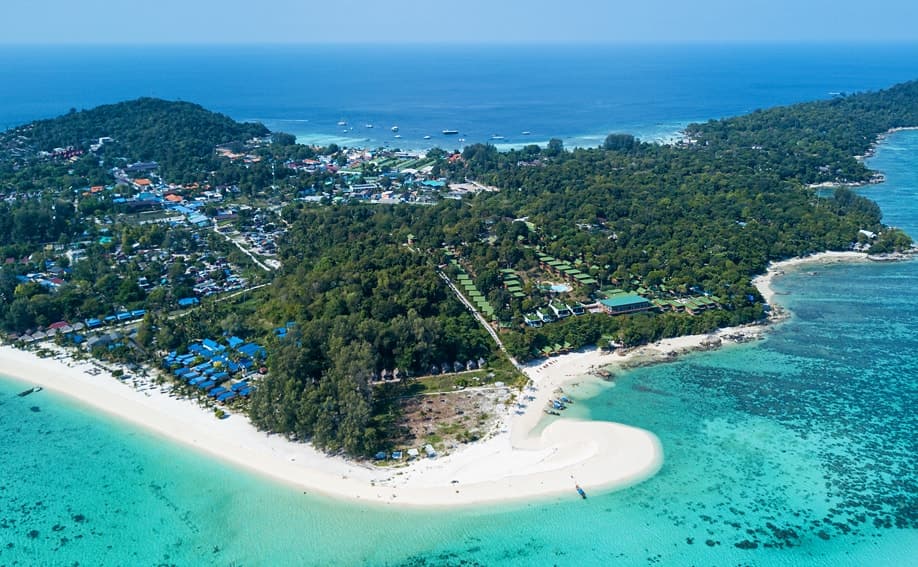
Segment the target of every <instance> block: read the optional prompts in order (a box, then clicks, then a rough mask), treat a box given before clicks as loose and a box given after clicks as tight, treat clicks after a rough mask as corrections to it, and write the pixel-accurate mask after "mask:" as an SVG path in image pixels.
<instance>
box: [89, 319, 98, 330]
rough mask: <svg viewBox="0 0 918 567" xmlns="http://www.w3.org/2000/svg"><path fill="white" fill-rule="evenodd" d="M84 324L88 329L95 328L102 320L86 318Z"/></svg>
mask: <svg viewBox="0 0 918 567" xmlns="http://www.w3.org/2000/svg"><path fill="white" fill-rule="evenodd" d="M86 326H87V327H89V328H90V329H95V328H97V327H101V326H102V321H101V320H99V319H86Z"/></svg>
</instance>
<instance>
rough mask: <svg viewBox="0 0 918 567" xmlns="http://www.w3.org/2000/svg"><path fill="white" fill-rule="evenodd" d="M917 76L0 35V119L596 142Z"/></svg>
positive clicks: (726, 53)
mask: <svg viewBox="0 0 918 567" xmlns="http://www.w3.org/2000/svg"><path fill="white" fill-rule="evenodd" d="M915 77H918V44H912V45H822V46H820V45H783V46H782V45H745V46H744V45H731V46H718V45H664V46H659V45H619V46H608V45H606V46H601V45H597V46H586V47H584V46H579V47H565V46H546V47H536V46H520V47H507V46H501V47H494V46H477V47H472V46H363V47H358V46H351V47H343V46H337V47H316V46H312V47H306V46H293V47H291V46H263V47H238V46H235V47H232V46H231V47H186V48H182V47H157V48H151V47H123V46H118V47H74V48H60V47H54V48H50V47H46V48H41V47H29V48H24V47H22V48H17V47H0V128H7V127H10V126H13V125H16V124H21V123H25V122H28V121H31V120H34V119H36V118H50V117H53V116H56V115H59V114H62V113H65V112H67V111H68V110H69V109H70V108H76V109H82V108H91V107H93V106H96V105H99V104H103V103H111V102H117V101H120V100H125V99H130V98H135V97H140V96H155V97H161V98H167V99H182V100H187V101H193V102H197V103H199V104H202V105H204V106H205V107H207V108H210V109H212V110H216V111H219V112H223V113H226V114H228V115H230V116H232V117H233V118H236V119H238V120H258V121H261V122H263V123H264V124H265V125H267V126H268V127H269V128H271V129H274V130H282V131H287V132H290V133H293V134H297V135H298V136H300V138H301V140H302V141H304V142H310V143H322V144H325V143H329V142H336V143H338V144H344V145H349V146H364V147H377V146H383V145H385V144H390V146H391V147H402V148H419V147H425V148H426V147H431V146H435V145H439V146H441V147H444V148H447V149H452V148H454V147H458V146H459V145H461V143H462V142H460V141H459V140H460V139H464V140H465V143H472V142H482V141H491V138H492V137H493V136H495V135H496V136H502V137H503V139H502V140H493V143H495V144H496V145H498V146H501V145H512V144H516V145H519V144H525V143H533V142H539V143H544V142H545V141H547V140H548V139H550V138H552V137H555V138H560V139H562V140H564V142H565V144H566V145H568V146H575V145H576V146H596V145H599V144H600V143H601V142H602V140H603V138H604V137H605V136H606V134H608V133H610V132H630V133H633V134H637V135H638V136H640V137H642V138H644V139H648V140H653V139H659V138H665V137H667V136H670V135H672V134H673V133H674V132H676V131H678V130H680V129H681V128H682V127H683V126H685V124H687V123H689V122H693V121H703V120H708V119H710V118H720V117H724V116H730V115H736V114H744V113H747V112H750V111H752V110H755V109H757V108H766V107H770V106H775V105H781V104H789V103H794V102H801V101H805V100H813V99H821V98H828V97H830V96H832V93H841V92H849V93H850V92H853V91H860V90H867V89H878V88H883V87H885V86H889V85H892V84H894V83H897V82H901V81H905V80H909V79H913V78H915ZM339 122H347V125H346V126H339V125H338V123H339ZM368 124H372V125H373V128H367V125H368ZM392 126H398V127H399V132H398V135H400V136H402V138H401V139H396V138H395V137H394V134H393V132H392V131H391V127H392ZM444 129H452V130H458V131H459V134H458V135H456V136H443V135H442V134H441V132H442V131H443V130H444ZM523 132H529V135H523ZM424 136H430V137H431V138H430V139H429V140H425V139H424Z"/></svg>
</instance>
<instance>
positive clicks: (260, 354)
mask: <svg viewBox="0 0 918 567" xmlns="http://www.w3.org/2000/svg"><path fill="white" fill-rule="evenodd" d="M236 351H237V352H239V353H241V354H244V355H245V356H248V357H250V358H265V357H266V356H267V355H268V351H266V350H265V347H263V346H259V345H257V344H255V343H248V344H245V345H242V346H241V347H239V348H237V349H236Z"/></svg>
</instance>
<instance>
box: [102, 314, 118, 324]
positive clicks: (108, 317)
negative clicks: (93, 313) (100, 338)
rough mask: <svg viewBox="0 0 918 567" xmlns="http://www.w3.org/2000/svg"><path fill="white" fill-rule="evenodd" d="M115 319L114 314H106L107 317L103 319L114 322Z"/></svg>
mask: <svg viewBox="0 0 918 567" xmlns="http://www.w3.org/2000/svg"><path fill="white" fill-rule="evenodd" d="M117 320H118V318H117V317H115V316H114V315H109V316H107V317H106V318H105V319H104V321H105V322H106V323H114V322H115V321H117Z"/></svg>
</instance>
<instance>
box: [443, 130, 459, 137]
mask: <svg viewBox="0 0 918 567" xmlns="http://www.w3.org/2000/svg"><path fill="white" fill-rule="evenodd" d="M458 133H459V130H443V135H444V136H453V135H455V134H458Z"/></svg>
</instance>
